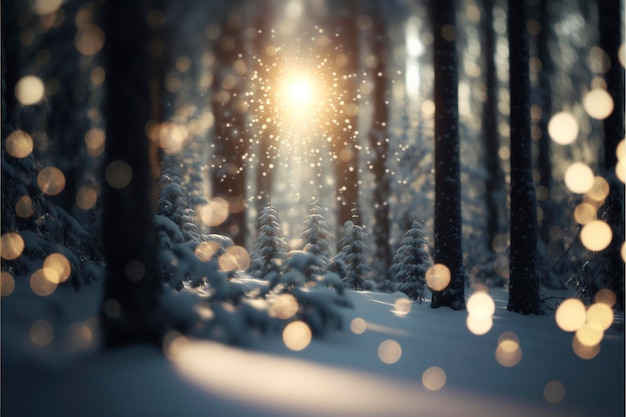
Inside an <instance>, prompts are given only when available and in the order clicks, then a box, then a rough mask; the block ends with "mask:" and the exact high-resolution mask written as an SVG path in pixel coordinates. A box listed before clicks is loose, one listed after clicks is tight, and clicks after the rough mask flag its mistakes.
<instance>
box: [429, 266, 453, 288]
mask: <svg viewBox="0 0 626 417" xmlns="http://www.w3.org/2000/svg"><path fill="white" fill-rule="evenodd" d="M426 284H427V285H428V287H429V288H430V289H431V290H433V291H442V290H443V289H445V288H446V287H447V286H448V284H450V270H449V269H448V267H447V266H445V265H444V264H434V265H433V266H431V267H430V268H428V270H427V271H426Z"/></svg>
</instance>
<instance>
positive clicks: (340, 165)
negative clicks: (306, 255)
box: [331, 0, 359, 250]
mask: <svg viewBox="0 0 626 417" xmlns="http://www.w3.org/2000/svg"><path fill="white" fill-rule="evenodd" d="M342 6H343V7H342V10H341V11H340V16H339V20H338V22H337V23H338V24H337V27H336V32H337V33H338V34H339V36H337V37H335V39H336V42H337V43H336V44H335V43H334V42H331V45H335V50H334V51H333V52H332V53H333V55H331V60H332V61H336V57H337V56H338V55H339V54H343V55H345V58H346V60H345V65H340V66H339V67H338V68H336V70H337V72H338V74H339V75H340V77H339V78H340V79H339V80H338V85H339V87H340V89H341V95H342V97H343V101H344V105H343V106H342V105H341V104H339V103H338V104H337V106H338V107H337V109H336V110H337V112H338V114H337V120H336V121H337V123H336V125H335V126H334V129H335V133H334V135H333V136H334V137H333V142H332V151H333V153H334V155H335V156H336V158H337V159H336V160H335V177H336V182H335V186H336V194H337V225H336V234H335V235H336V236H341V234H342V233H343V224H344V223H345V222H346V221H347V220H350V219H351V216H352V213H351V210H352V208H353V207H354V206H355V205H356V204H357V203H358V196H359V151H358V134H357V130H358V128H357V122H358V118H357V115H356V114H354V115H352V114H350V113H349V112H346V110H347V109H348V108H349V107H348V106H349V105H350V104H357V90H358V81H357V80H358V74H357V73H358V69H359V37H358V27H357V23H356V19H355V18H354V16H355V15H356V14H358V10H359V7H358V2H357V1H356V0H343V4H342ZM331 33H332V32H331ZM346 120H347V122H346ZM340 249H341V248H337V250H340Z"/></svg>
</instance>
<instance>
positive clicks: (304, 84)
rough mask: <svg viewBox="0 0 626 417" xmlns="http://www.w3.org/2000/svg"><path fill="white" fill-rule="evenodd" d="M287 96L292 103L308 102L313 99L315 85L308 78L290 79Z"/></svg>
mask: <svg viewBox="0 0 626 417" xmlns="http://www.w3.org/2000/svg"><path fill="white" fill-rule="evenodd" d="M287 98H288V99H289V101H290V102H291V103H292V104H295V105H298V104H306V103H309V102H310V101H311V100H312V99H313V87H312V86H311V83H310V82H309V81H308V80H306V79H295V80H292V81H290V83H289V87H288V89H287Z"/></svg>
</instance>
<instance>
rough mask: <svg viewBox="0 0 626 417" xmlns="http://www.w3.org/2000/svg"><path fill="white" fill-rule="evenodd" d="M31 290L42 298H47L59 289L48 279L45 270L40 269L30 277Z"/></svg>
mask: <svg viewBox="0 0 626 417" xmlns="http://www.w3.org/2000/svg"><path fill="white" fill-rule="evenodd" d="M30 289H31V290H32V291H33V292H34V293H35V294H37V295H39V296H40V297H47V296H49V295H50V294H52V293H53V292H54V291H55V290H56V289H57V284H55V283H54V282H52V281H50V280H49V279H48V278H47V277H46V275H45V274H44V271H43V269H38V270H36V271H35V272H33V274H32V275H31V276H30Z"/></svg>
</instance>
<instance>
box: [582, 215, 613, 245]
mask: <svg viewBox="0 0 626 417" xmlns="http://www.w3.org/2000/svg"><path fill="white" fill-rule="evenodd" d="M612 239H613V231H612V230H611V226H609V225H608V223H607V222H605V221H604V220H593V221H591V222H589V223H587V224H586V225H584V226H583V228H582V230H581V231H580V241H581V242H582V244H583V246H584V247H585V248H587V249H588V250H590V251H592V252H599V251H601V250H604V249H606V248H607V247H608V246H609V245H610V244H611V240H612Z"/></svg>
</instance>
